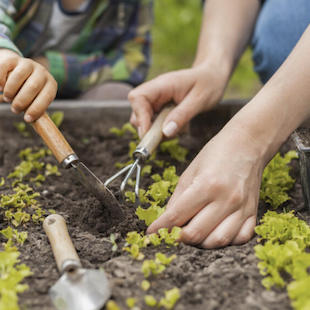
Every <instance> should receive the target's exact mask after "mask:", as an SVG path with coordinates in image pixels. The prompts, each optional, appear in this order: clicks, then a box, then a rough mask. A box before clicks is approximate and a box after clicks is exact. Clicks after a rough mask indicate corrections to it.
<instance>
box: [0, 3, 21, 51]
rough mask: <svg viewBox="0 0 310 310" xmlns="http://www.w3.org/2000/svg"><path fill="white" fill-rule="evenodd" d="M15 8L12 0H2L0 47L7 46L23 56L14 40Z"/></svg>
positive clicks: (0, 6) (0, 9)
mask: <svg viewBox="0 0 310 310" xmlns="http://www.w3.org/2000/svg"><path fill="white" fill-rule="evenodd" d="M14 12H15V8H14V7H13V5H12V1H7V0H0V48H6V49H9V50H12V51H14V52H16V53H17V54H19V55H21V56H22V53H21V52H20V50H19V49H18V48H17V47H16V45H15V44H14V43H13V41H12V32H13V31H14V28H15V23H14V21H13V19H12V14H13V13H14Z"/></svg>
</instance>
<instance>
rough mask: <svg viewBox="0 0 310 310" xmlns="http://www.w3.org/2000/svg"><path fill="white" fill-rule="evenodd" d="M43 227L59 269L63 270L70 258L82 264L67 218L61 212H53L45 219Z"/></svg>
mask: <svg viewBox="0 0 310 310" xmlns="http://www.w3.org/2000/svg"><path fill="white" fill-rule="evenodd" d="M43 228H44V231H45V233H46V235H47V237H48V240H49V242H50V244H51V246H52V250H53V254H54V257H55V260H56V263H57V268H58V270H59V271H60V272H63V263H64V262H65V261H69V260H72V261H76V262H77V263H78V264H79V265H80V259H79V257H78V255H77V253H76V250H75V248H74V245H73V243H72V241H71V238H70V236H69V233H68V229H67V225H66V222H65V219H64V218H63V217H62V216H61V215H59V214H51V215H49V216H48V217H46V219H45V220H44V222H43Z"/></svg>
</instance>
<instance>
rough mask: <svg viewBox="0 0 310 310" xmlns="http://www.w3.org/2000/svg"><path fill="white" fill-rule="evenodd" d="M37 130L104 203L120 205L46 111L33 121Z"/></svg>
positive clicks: (66, 166) (64, 163) (58, 158)
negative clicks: (82, 160)
mask: <svg viewBox="0 0 310 310" xmlns="http://www.w3.org/2000/svg"><path fill="white" fill-rule="evenodd" d="M32 126H33V128H34V129H35V131H36V132H37V133H38V134H39V135H40V136H41V138H42V139H43V141H44V142H45V144H46V145H47V146H48V148H49V149H50V150H51V151H52V153H53V154H54V156H55V157H56V159H57V161H58V162H59V163H60V164H62V166H63V167H64V168H71V170H73V171H74V172H75V173H76V175H77V177H78V179H79V180H80V182H81V183H82V184H83V185H84V186H85V187H86V188H87V189H88V190H89V191H90V192H92V193H93V194H94V196H95V197H97V199H98V200H99V201H101V202H102V203H103V204H104V205H109V206H111V205H113V206H115V205H118V203H117V201H116V198H115V197H114V195H113V194H112V192H111V191H110V190H109V189H108V188H107V187H106V186H105V185H104V184H103V183H102V182H101V180H100V179H99V178H98V177H96V176H95V174H94V173H93V172H92V171H90V170H89V169H88V168H87V167H86V166H85V165H84V164H83V163H82V162H81V161H80V160H79V158H78V156H77V155H76V154H75V152H74V151H73V150H72V148H71V146H70V145H69V143H68V142H67V140H66V139H65V137H64V136H63V135H62V133H61V132H60V131H59V129H58V128H57V127H56V125H55V124H54V123H53V121H52V120H51V119H50V117H49V116H48V115H47V113H44V114H43V115H42V116H41V117H40V118H39V119H38V120H36V121H34V122H33V123H32Z"/></svg>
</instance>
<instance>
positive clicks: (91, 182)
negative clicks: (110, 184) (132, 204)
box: [71, 161, 118, 206]
mask: <svg viewBox="0 0 310 310" xmlns="http://www.w3.org/2000/svg"><path fill="white" fill-rule="evenodd" d="M71 166H72V167H73V168H74V169H73V170H74V171H76V174H77V176H78V178H79V180H80V181H81V183H82V184H83V185H84V186H85V187H86V188H87V189H88V190H89V191H90V192H91V193H93V195H94V196H95V197H96V198H97V199H98V200H99V201H100V202H102V204H104V205H108V206H111V205H118V202H117V200H116V198H115V196H114V195H113V194H112V192H111V191H110V190H109V189H108V188H107V187H106V186H105V185H104V184H103V183H102V182H101V180H100V179H99V178H98V177H97V176H96V175H95V174H94V173H93V172H92V171H90V170H89V169H88V168H87V167H86V166H85V165H84V164H83V163H82V162H80V161H76V162H73V163H71Z"/></svg>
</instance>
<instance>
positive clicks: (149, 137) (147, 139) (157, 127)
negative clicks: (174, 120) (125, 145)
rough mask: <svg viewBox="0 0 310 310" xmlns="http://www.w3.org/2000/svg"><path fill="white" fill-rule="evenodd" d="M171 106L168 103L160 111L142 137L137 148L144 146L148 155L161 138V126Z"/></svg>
mask: <svg viewBox="0 0 310 310" xmlns="http://www.w3.org/2000/svg"><path fill="white" fill-rule="evenodd" d="M173 108H174V106H173V105H169V106H167V107H165V108H163V109H162V110H161V111H160V113H159V114H158V116H157V117H156V119H155V121H154V122H153V124H152V126H151V128H150V129H149V131H148V132H147V133H146V134H145V136H144V137H143V138H142V140H141V141H140V143H139V145H138V146H137V148H145V149H146V150H147V151H148V154H149V155H150V154H152V153H153V151H154V150H155V149H156V148H157V146H158V145H159V143H160V142H161V140H162V138H163V133H162V127H163V124H164V121H165V119H166V117H167V115H168V114H169V112H170V111H171V110H172V109H173Z"/></svg>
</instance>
